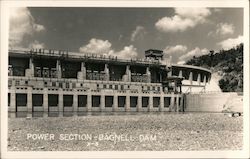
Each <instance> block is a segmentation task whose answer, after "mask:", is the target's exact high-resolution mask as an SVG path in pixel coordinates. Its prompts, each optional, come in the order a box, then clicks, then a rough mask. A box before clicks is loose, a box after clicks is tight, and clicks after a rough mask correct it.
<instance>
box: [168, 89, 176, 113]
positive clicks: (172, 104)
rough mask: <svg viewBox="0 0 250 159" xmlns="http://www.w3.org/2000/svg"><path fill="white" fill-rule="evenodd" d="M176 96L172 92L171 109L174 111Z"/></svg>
mask: <svg viewBox="0 0 250 159" xmlns="http://www.w3.org/2000/svg"><path fill="white" fill-rule="evenodd" d="M174 98H175V95H174V93H173V92H172V93H171V99H170V109H169V111H173V110H174V107H175V103H174Z"/></svg>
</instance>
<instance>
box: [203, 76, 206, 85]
mask: <svg viewBox="0 0 250 159" xmlns="http://www.w3.org/2000/svg"><path fill="white" fill-rule="evenodd" d="M206 81H207V76H204V79H203V82H204V85H206V83H207V82H206Z"/></svg>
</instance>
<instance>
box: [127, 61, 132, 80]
mask: <svg viewBox="0 0 250 159" xmlns="http://www.w3.org/2000/svg"><path fill="white" fill-rule="evenodd" d="M126 75H127V80H126V82H131V70H130V66H129V65H127V66H126Z"/></svg>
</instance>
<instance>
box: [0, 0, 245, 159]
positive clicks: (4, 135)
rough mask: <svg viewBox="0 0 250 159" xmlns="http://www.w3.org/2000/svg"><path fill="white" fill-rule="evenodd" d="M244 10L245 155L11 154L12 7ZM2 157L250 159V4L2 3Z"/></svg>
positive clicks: (224, 0) (220, 0)
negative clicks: (9, 81) (8, 94)
mask: <svg viewBox="0 0 250 159" xmlns="http://www.w3.org/2000/svg"><path fill="white" fill-rule="evenodd" d="M26 6H30V7H32V6H40V7H150V8H152V7H155V8H163V7H221V8H225V7H233V8H235V7H240V8H244V146H243V151H83V152H82V151H81V152H79V151H73V152H72V151H71V152H70V151H57V152H48V151H46V152H39V151H37V152H32V151H29V152H25V151H19V152H7V130H8V127H7V126H8V125H7V121H8V120H7V119H8V115H7V107H5V106H6V105H7V90H8V86H7V82H8V73H7V70H8V69H7V68H8V60H7V59H8V54H7V53H8V28H9V26H8V8H9V7H26ZM0 7H1V8H0V10H1V45H0V46H1V47H0V48H1V54H0V60H1V65H0V71H1V81H0V82H1V86H0V93H1V96H0V101H1V107H0V108H1V140H0V141H1V156H0V158H1V157H2V158H25V159H27V158H43V159H44V158H83V157H84V158H168V157H171V158H248V157H249V1H247V0H217V1H215V0H213V1H208V0H200V1H198V0H193V1H188V0H186V1H185V0H177V1H173V0H169V1H140V0H137V1H132V0H129V1H105V0H99V1H14V0H9V1H0Z"/></svg>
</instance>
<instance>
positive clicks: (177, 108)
mask: <svg viewBox="0 0 250 159" xmlns="http://www.w3.org/2000/svg"><path fill="white" fill-rule="evenodd" d="M179 97H180V96H179V95H177V96H176V109H175V110H176V112H179Z"/></svg>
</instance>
